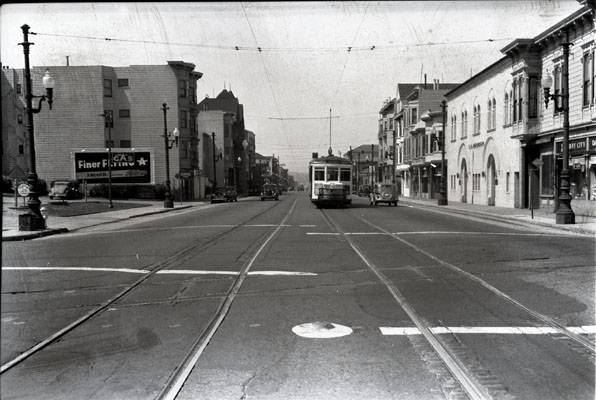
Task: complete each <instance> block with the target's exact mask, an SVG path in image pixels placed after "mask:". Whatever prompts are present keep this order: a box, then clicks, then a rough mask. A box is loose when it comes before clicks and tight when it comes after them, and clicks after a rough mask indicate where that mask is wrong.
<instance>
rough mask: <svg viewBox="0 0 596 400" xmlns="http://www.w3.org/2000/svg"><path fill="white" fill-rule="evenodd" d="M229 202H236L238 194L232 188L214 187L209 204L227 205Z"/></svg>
mask: <svg viewBox="0 0 596 400" xmlns="http://www.w3.org/2000/svg"><path fill="white" fill-rule="evenodd" d="M230 201H238V193H237V192H236V189H235V188H234V187H233V186H219V187H216V188H215V190H214V191H213V194H211V204H213V203H227V202H230Z"/></svg>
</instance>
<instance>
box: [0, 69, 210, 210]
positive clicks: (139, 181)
mask: <svg viewBox="0 0 596 400" xmlns="http://www.w3.org/2000/svg"><path fill="white" fill-rule="evenodd" d="M194 68H195V65H194V64H190V63H186V62H183V61H168V62H167V64H165V65H131V66H128V67H109V66H102V65H97V66H44V67H34V68H32V69H31V76H32V86H33V87H32V92H33V94H38V93H43V88H42V87H41V86H42V85H41V80H42V79H41V78H42V76H43V74H44V73H45V71H46V70H49V71H50V73H51V75H52V76H53V77H54V79H55V81H56V86H55V88H54V103H53V108H52V110H49V108H48V107H47V106H44V107H42V110H41V112H40V113H38V114H35V115H34V127H35V150H36V162H37V173H38V175H39V177H40V178H41V179H44V180H46V181H47V182H50V181H52V180H54V179H64V178H69V179H80V178H81V176H82V175H81V176H79V175H80V174H81V172H80V171H78V170H77V168H76V166H75V164H76V163H75V161H76V160H80V159H83V158H84V157H88V156H89V155H90V154H95V155H96V156H97V157H103V158H106V157H107V154H108V151H107V149H108V148H110V150H111V153H112V157H113V159H112V164H115V163H116V162H117V160H121V159H127V160H135V159H136V157H138V155H139V153H141V152H142V153H143V156H142V158H143V160H144V161H143V162H148V164H149V166H150V167H149V168H148V169H147V171H148V173H146V174H144V175H143V176H139V175H135V174H130V173H127V172H123V173H121V174H115V176H114V179H113V180H112V182H113V184H114V185H130V186H138V189H139V192H140V193H139V194H142V195H147V196H151V195H154V193H155V191H154V188H155V186H156V185H162V184H163V183H164V182H165V180H166V161H165V158H166V157H165V151H166V149H165V145H164V138H163V135H164V131H165V130H166V129H167V131H168V132H169V133H172V132H173V130H174V128H176V129H177V131H178V132H179V138H178V144H177V146H174V147H173V148H172V149H171V150H170V151H169V156H170V157H169V158H170V172H171V174H172V176H176V178H175V179H173V180H172V183H173V190H172V192H173V193H174V194H175V195H176V196H182V197H183V198H195V197H196V191H195V186H196V185H197V182H198V174H197V171H198V158H197V155H198V153H197V149H196V144H197V140H198V137H197V130H196V115H197V105H196V87H197V81H198V80H199V79H200V78H201V76H202V74H201V73H200V72H197V71H194ZM2 72H3V74H2V76H3V77H2V79H3V82H2V83H3V86H4V84H7V85H8V87H9V89H8V90H7V91H6V92H5V90H4V89H3V93H2V103H3V114H2V115H3V129H2V137H3V139H2V140H3V145H7V147H6V148H5V149H4V154H7V155H8V157H7V159H10V160H13V161H11V162H9V163H7V165H5V164H4V162H3V174H4V175H9V176H11V177H14V178H20V177H22V176H19V175H21V174H22V172H23V169H26V168H25V167H24V166H23V164H22V163H21V164H18V163H17V162H16V161H14V160H15V159H16V160H17V161H18V160H19V157H20V156H21V155H23V156H25V157H24V158H25V159H28V151H29V150H28V147H29V146H28V143H26V142H25V140H26V139H25V135H24V127H23V128H22V129H21V127H22V125H21V122H19V121H21V120H22V119H24V116H22V115H21V112H22V110H23V108H24V102H25V99H24V92H23V89H24V82H23V81H24V78H23V76H24V71H23V70H12V69H3V70H2ZM164 103H166V104H167V110H166V114H165V117H164V113H163V111H162V110H163V108H162V105H163V104H164ZM5 106H6V108H7V109H11V110H12V111H10V112H7V113H5ZM106 115H111V118H109V119H108V118H106ZM6 117H8V119H9V121H6V122H5V118H6ZM15 121H16V122H15ZM5 123H6V126H7V128H8V129H4V128H5ZM15 127H17V128H15ZM20 146H23V148H22V149H21V147H20ZM21 153H24V154H21ZM83 153H84V154H83ZM106 159H107V158H106ZM135 172H138V171H135ZM92 175H93V174H87V175H85V179H86V180H87V181H88V183H89V184H98V183H106V182H107V178H106V176H105V171H94V175H97V176H100V177H99V178H92V177H91V176H92ZM81 180H82V179H81ZM142 189H143V190H142ZM141 192H142V193H141Z"/></svg>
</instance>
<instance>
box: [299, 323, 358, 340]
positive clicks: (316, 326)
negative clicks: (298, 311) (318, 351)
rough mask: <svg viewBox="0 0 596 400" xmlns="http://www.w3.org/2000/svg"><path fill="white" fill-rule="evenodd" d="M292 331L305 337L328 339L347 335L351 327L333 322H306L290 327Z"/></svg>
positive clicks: (350, 331)
mask: <svg viewBox="0 0 596 400" xmlns="http://www.w3.org/2000/svg"><path fill="white" fill-rule="evenodd" d="M292 332H294V333H295V334H296V335H298V336H302V337H305V338H313V339H328V338H336V337H341V336H347V335H349V334H351V333H352V328H349V327H347V326H343V325H339V324H334V323H333V322H307V323H306V324H300V325H296V326H295V327H293V328H292Z"/></svg>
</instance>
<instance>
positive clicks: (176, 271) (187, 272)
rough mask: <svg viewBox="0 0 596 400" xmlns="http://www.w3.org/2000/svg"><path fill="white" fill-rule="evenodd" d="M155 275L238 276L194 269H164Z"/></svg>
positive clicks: (232, 273) (228, 272) (234, 272)
mask: <svg viewBox="0 0 596 400" xmlns="http://www.w3.org/2000/svg"><path fill="white" fill-rule="evenodd" d="M155 274H160V275H238V272H236V271H205V270H194V269H162V270H161V271H157V272H156V273H155Z"/></svg>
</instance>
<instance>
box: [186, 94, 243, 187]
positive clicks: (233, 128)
mask: <svg viewBox="0 0 596 400" xmlns="http://www.w3.org/2000/svg"><path fill="white" fill-rule="evenodd" d="M198 111H199V115H198V119H197V124H198V130H199V131H200V132H202V134H203V136H208V135H212V137H213V133H215V136H214V137H215V147H216V151H215V163H214V164H215V170H214V171H215V174H214V175H210V176H209V179H210V181H211V184H213V183H216V184H217V185H219V186H236V187H237V190H239V191H240V192H242V193H246V192H247V191H248V188H247V187H246V175H245V174H241V173H240V172H242V171H243V170H244V168H243V167H242V160H243V156H244V146H243V142H244V141H245V140H247V139H246V130H245V128H244V106H243V105H242V104H240V102H239V101H238V98H237V97H236V96H235V95H234V93H233V92H232V91H230V90H227V89H224V90H222V91H221V92H220V93H219V94H218V95H217V96H216V97H214V98H209V97H206V98H204V99H203V100H202V101H201V102H200V103H199V105H198ZM205 143H207V141H206V142H205ZM207 170H208V171H210V172H212V171H211V170H210V169H207ZM241 181H242V182H241Z"/></svg>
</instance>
